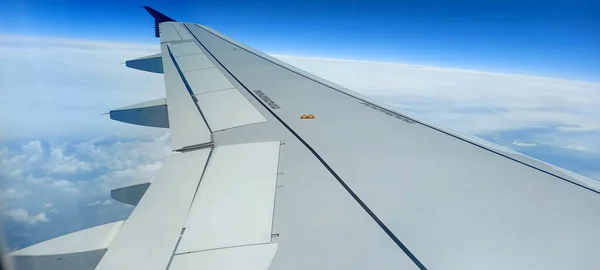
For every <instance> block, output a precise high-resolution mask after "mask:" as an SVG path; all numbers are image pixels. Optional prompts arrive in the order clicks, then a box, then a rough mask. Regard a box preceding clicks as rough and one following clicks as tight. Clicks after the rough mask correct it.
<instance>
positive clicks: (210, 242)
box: [176, 142, 279, 254]
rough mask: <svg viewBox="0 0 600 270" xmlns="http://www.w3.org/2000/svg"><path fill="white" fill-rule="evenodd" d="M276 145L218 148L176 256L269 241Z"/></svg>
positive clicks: (210, 162)
mask: <svg viewBox="0 0 600 270" xmlns="http://www.w3.org/2000/svg"><path fill="white" fill-rule="evenodd" d="M278 162H279V142H263V143H251V144H237V145H228V146H219V147H216V148H215V149H214V150H213V153H212V155H211V159H210V161H209V163H208V166H207V168H206V173H205V174H204V176H203V178H202V182H201V183H200V186H199V188H198V192H197V193H196V196H195V197H194V202H193V204H192V207H191V209H190V212H189V214H188V217H187V220H186V225H185V227H186V230H185V233H184V234H183V237H182V239H181V242H180V243H179V246H178V247H177V251H176V254H181V253H187V252H195V251H201V250H207V249H218V248H226V247H233V246H245V245H255V244H264V243H269V242H270V241H271V226H272V222H273V206H274V200H275V185H276V181H277V164H278Z"/></svg>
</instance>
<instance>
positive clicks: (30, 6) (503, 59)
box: [0, 0, 600, 81]
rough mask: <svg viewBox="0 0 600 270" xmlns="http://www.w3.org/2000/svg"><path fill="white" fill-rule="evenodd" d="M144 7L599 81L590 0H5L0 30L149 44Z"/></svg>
mask: <svg viewBox="0 0 600 270" xmlns="http://www.w3.org/2000/svg"><path fill="white" fill-rule="evenodd" d="M142 5H150V6H153V7H155V8H156V9H158V10H160V11H162V12H164V13H165V14H167V15H169V16H171V17H173V18H175V19H177V20H179V21H189V22H196V23H202V24H207V25H210V26H212V27H213V28H216V29H219V30H220V31H221V32H223V33H225V34H227V35H230V36H235V37H236V38H237V39H238V40H241V41H242V42H245V43H247V44H249V45H251V46H253V47H256V48H258V49H261V50H264V51H267V52H272V53H283V54H294V55H309V56H326V57H338V58H352V59H365V60H382V61H392V62H402V63H413V64H423V65H433V66H446V67H460V68H466V69H475V70H487V71H496V72H507V73H520V74H531V75H542V76H550V77H560V78H570V79H579V80H588V81H599V80H600V16H599V15H598V14H597V11H598V10H600V2H598V1H513V0H508V1H357V0H344V1H338V0H334V1H310V0H309V1H298V0H288V1H231V0H225V1H112V0H108V1H71V0H65V1H21V0H19V1H12V0H9V1H8V4H7V3H5V4H4V5H3V8H2V10H0V16H1V17H2V18H3V26H4V27H2V30H0V31H1V32H4V33H5V34H6V33H9V34H27V35H35V36H40V35H41V36H53V37H70V38H85V39H95V40H112V41H129V42H143V43H153V42H155V41H154V40H153V39H152V33H153V32H152V22H151V19H150V18H149V16H148V14H146V13H145V11H144V10H143V9H141V6H142Z"/></svg>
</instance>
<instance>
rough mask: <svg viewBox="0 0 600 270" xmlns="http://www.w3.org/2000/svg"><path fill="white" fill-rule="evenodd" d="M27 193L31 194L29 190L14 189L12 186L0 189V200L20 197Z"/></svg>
mask: <svg viewBox="0 0 600 270" xmlns="http://www.w3.org/2000/svg"><path fill="white" fill-rule="evenodd" d="M29 195H31V191H29V190H16V189H14V188H9V189H7V190H1V189H0V200H6V199H20V198H23V197H26V196H29Z"/></svg>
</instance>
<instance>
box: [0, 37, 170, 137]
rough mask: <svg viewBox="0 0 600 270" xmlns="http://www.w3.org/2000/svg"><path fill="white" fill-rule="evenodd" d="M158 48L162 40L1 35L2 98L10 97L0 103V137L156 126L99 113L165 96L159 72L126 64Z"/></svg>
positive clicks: (126, 132) (129, 131)
mask: <svg viewBox="0 0 600 270" xmlns="http://www.w3.org/2000/svg"><path fill="white" fill-rule="evenodd" d="M159 51H160V48H159V46H158V43H157V44H152V45H143V44H120V43H107V42H97V41H86V40H73V39H60V38H41V37H23V36H2V35H0V63H5V64H0V89H2V91H0V100H5V101H6V100H9V101H10V102H5V103H4V104H3V106H1V107H0V126H2V132H1V133H0V140H6V139H14V138H17V139H23V138H48V137H54V138H58V137H61V136H70V137H73V136H87V137H89V136H98V135H100V134H102V135H111V136H114V135H120V136H129V137H135V136H137V135H139V134H140V133H144V132H154V131H152V130H150V129H143V128H142V129H139V128H137V129H136V128H133V127H129V126H127V125H122V124H119V123H114V122H113V121H111V120H110V119H109V118H108V117H107V116H100V114H102V113H105V112H107V111H109V110H110V109H114V108H119V107H122V106H126V105H130V104H134V103H138V102H143V101H146V100H148V99H154V98H161V97H164V82H163V80H162V76H161V75H159V74H152V73H147V72H141V71H137V70H132V69H129V68H127V67H125V66H124V65H123V64H122V63H123V62H125V61H126V60H129V59H133V58H137V57H141V56H145V55H149V54H154V53H157V52H159ZM23 93H27V94H26V96H24V94H23ZM146 97H147V98H146ZM17 114H18V117H16V115H17Z"/></svg>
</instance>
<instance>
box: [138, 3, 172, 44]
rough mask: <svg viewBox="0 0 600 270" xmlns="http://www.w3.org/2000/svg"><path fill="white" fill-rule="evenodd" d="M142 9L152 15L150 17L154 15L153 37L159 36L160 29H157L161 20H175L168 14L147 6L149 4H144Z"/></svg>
mask: <svg viewBox="0 0 600 270" xmlns="http://www.w3.org/2000/svg"><path fill="white" fill-rule="evenodd" d="M144 9H145V10H146V11H148V13H150V15H152V17H154V36H155V37H159V36H160V31H159V29H158V24H159V23H161V22H174V21H175V20H173V19H171V18H170V17H169V16H167V15H165V14H162V13H160V12H158V11H156V10H155V9H153V8H151V7H149V6H144Z"/></svg>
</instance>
